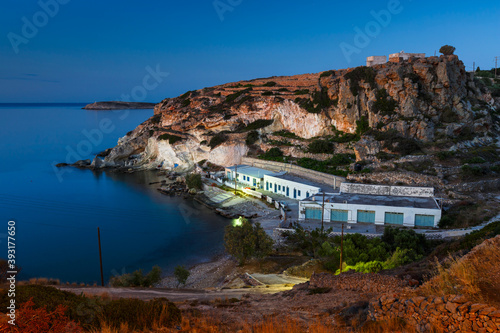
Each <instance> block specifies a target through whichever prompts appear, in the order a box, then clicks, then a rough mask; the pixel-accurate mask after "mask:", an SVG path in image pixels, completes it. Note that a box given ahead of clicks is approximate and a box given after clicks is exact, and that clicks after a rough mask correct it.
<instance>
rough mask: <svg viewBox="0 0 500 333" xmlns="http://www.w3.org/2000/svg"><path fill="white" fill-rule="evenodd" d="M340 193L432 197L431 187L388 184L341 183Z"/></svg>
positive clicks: (432, 190) (432, 189)
mask: <svg viewBox="0 0 500 333" xmlns="http://www.w3.org/2000/svg"><path fill="white" fill-rule="evenodd" d="M340 192H342V193H359V194H373V195H392V196H408V197H433V196H434V188H433V187H410V186H389V185H368V184H352V183H342V184H341V185H340Z"/></svg>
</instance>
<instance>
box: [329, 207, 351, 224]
mask: <svg viewBox="0 0 500 333" xmlns="http://www.w3.org/2000/svg"><path fill="white" fill-rule="evenodd" d="M347 215H348V214H347V210H340V209H332V210H331V211H330V220H331V221H332V222H347Z"/></svg>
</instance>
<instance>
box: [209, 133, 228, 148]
mask: <svg viewBox="0 0 500 333" xmlns="http://www.w3.org/2000/svg"><path fill="white" fill-rule="evenodd" d="M227 139H228V136H227V135H226V133H225V132H219V133H217V134H215V135H214V136H213V137H212V138H211V139H210V142H209V143H208V145H209V146H210V148H212V149H214V148H215V147H217V146H218V145H220V144H222V143H224V142H226V141H227Z"/></svg>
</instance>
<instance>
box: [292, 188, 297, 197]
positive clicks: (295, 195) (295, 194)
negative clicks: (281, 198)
mask: <svg viewBox="0 0 500 333" xmlns="http://www.w3.org/2000/svg"><path fill="white" fill-rule="evenodd" d="M293 198H294V199H297V189H295V188H294V189H293Z"/></svg>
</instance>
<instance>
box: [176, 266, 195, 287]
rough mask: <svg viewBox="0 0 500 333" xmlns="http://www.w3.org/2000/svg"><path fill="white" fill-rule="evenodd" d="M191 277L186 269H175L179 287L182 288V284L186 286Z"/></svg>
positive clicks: (178, 267) (181, 267) (179, 267)
mask: <svg viewBox="0 0 500 333" xmlns="http://www.w3.org/2000/svg"><path fill="white" fill-rule="evenodd" d="M189 275H191V273H189V271H188V270H187V269H186V267H184V266H181V265H177V266H176V267H175V270H174V276H175V278H176V279H177V282H178V286H180V285H181V284H184V285H185V284H186V281H187V279H188V277H189Z"/></svg>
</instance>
